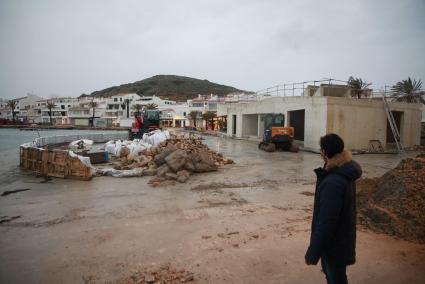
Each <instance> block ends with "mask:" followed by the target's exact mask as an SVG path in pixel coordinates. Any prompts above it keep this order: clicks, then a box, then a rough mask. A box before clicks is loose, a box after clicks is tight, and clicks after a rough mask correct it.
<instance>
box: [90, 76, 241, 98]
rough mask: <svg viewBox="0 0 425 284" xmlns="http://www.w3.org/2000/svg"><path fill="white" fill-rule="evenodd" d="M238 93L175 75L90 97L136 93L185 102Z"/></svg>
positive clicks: (227, 87) (92, 94) (125, 85)
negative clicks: (202, 96) (201, 97)
mask: <svg viewBox="0 0 425 284" xmlns="http://www.w3.org/2000/svg"><path fill="white" fill-rule="evenodd" d="M238 91H239V92H240V91H241V90H238V89H236V88H234V87H230V86H225V85H220V84H216V83H212V82H210V81H208V80H199V79H195V78H190V77H184V76H176V75H156V76H153V77H150V78H147V79H144V80H141V81H137V82H134V83H128V84H123V85H119V86H114V87H110V88H106V89H104V90H100V91H95V92H93V93H91V94H90V96H95V97H110V96H112V95H115V94H119V93H137V94H139V95H144V96H151V95H157V96H159V97H161V98H164V99H169V100H174V101H186V100H188V99H191V98H194V97H196V96H197V95H198V94H201V95H209V94H215V95H219V96H225V95H227V94H228V93H231V92H238Z"/></svg>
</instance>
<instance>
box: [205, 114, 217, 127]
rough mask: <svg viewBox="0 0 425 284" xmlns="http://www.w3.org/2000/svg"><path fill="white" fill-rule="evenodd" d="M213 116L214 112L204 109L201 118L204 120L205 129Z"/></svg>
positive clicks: (214, 115)
mask: <svg viewBox="0 0 425 284" xmlns="http://www.w3.org/2000/svg"><path fill="white" fill-rule="evenodd" d="M215 117H216V114H215V112H213V111H206V112H205V113H203V114H202V119H203V120H205V125H206V128H207V129H208V123H209V122H211V121H213V120H214V118H215Z"/></svg>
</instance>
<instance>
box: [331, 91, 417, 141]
mask: <svg viewBox="0 0 425 284" xmlns="http://www.w3.org/2000/svg"><path fill="white" fill-rule="evenodd" d="M389 106H390V109H391V110H392V111H401V112H403V118H402V120H401V143H402V145H403V146H404V147H412V146H414V145H417V144H419V140H420V119H421V108H420V105H418V104H407V103H398V102H390V103H389ZM327 107H328V116H327V132H333V133H337V134H338V135H340V136H341V137H343V138H344V141H345V145H346V147H347V148H349V149H366V148H367V147H368V145H369V141H370V140H379V141H381V143H382V146H384V147H386V144H387V143H386V140H387V116H386V114H385V111H384V105H383V102H382V101H381V100H373V101H372V100H358V99H347V98H334V97H332V98H328V106H327Z"/></svg>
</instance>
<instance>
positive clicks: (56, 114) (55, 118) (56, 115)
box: [35, 97, 79, 125]
mask: <svg viewBox="0 0 425 284" xmlns="http://www.w3.org/2000/svg"><path fill="white" fill-rule="evenodd" d="M49 102H52V103H54V105H55V107H54V108H52V110H51V116H52V117H51V118H52V124H53V125H71V121H70V119H69V117H68V110H69V109H70V108H73V107H75V106H78V105H79V102H78V98H74V97H59V98H51V99H44V100H39V101H37V106H36V108H35V109H36V110H38V112H39V114H40V116H41V121H40V122H41V123H43V124H50V115H49V114H50V110H49V109H48V108H47V104H48V103H49Z"/></svg>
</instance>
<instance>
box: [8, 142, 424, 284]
mask: <svg viewBox="0 0 425 284" xmlns="http://www.w3.org/2000/svg"><path fill="white" fill-rule="evenodd" d="M206 139H207V140H206V142H207V143H208V144H209V145H210V146H211V148H213V149H214V150H218V151H219V152H222V153H223V154H225V155H226V156H228V157H230V158H232V159H234V160H235V162H236V164H234V165H228V166H226V167H224V168H221V169H220V170H219V171H218V172H213V173H207V174H202V175H201V174H199V175H195V176H193V177H191V179H190V180H189V181H188V182H187V183H185V184H176V185H175V186H168V187H163V188H161V187H159V188H152V187H151V186H149V185H148V184H147V183H148V181H149V178H147V177H146V178H127V179H119V178H112V177H97V178H94V179H93V180H92V181H89V182H85V181H75V180H61V179H51V180H50V179H47V180H46V179H43V178H37V177H34V176H33V175H31V174H28V173H21V172H20V171H19V170H18V169H17V168H16V166H15V165H16V164H17V151H8V152H2V153H1V154H2V165H1V166H0V172H1V177H0V193H2V192H4V191H10V190H16V189H30V190H27V191H21V192H16V193H12V194H9V195H6V196H2V197H0V217H2V218H3V219H4V218H13V217H15V219H13V220H11V221H8V222H3V223H1V224H0V283H105V282H106V283H115V282H116V281H119V280H121V279H124V278H126V277H128V276H129V275H131V274H132V273H134V272H135V271H139V270H145V269H153V270H154V269H156V268H158V267H161V266H164V265H171V266H172V267H174V268H175V269H178V270H180V269H184V270H185V271H190V272H191V273H193V275H194V280H195V282H197V283H261V282H263V283H325V281H324V277H323V275H322V274H321V272H320V265H318V266H306V265H305V264H304V254H305V250H306V248H307V245H308V240H309V233H310V232H309V229H310V221H311V213H312V204H313V196H312V192H313V190H314V175H313V171H312V170H313V169H314V168H315V167H317V166H319V165H321V159H320V156H319V155H317V154H312V153H305V152H300V153H282V152H281V153H265V152H260V151H258V150H257V145H256V143H254V142H249V141H240V140H230V139H220V138H214V137H207V138H206ZM413 155H414V154H412V156H413ZM401 158H402V157H400V156H397V155H359V156H355V159H356V160H357V161H359V162H360V164H361V165H362V166H363V168H364V175H365V176H367V177H374V176H380V175H382V174H383V173H385V172H386V171H387V170H388V169H390V168H393V167H395V166H396V164H397V163H398V162H399V161H400V160H401ZM5 216H7V217H5ZM3 219H2V220H3ZM4 220H6V219H4ZM0 221H1V220H0ZM357 255H358V256H357V263H356V264H355V265H354V266H351V267H349V269H348V277H349V281H350V283H424V281H425V246H424V245H419V244H415V243H410V242H406V241H402V240H397V239H394V238H391V237H388V236H385V235H381V234H376V233H373V232H371V231H367V230H365V229H362V228H359V232H358V242H357Z"/></svg>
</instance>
